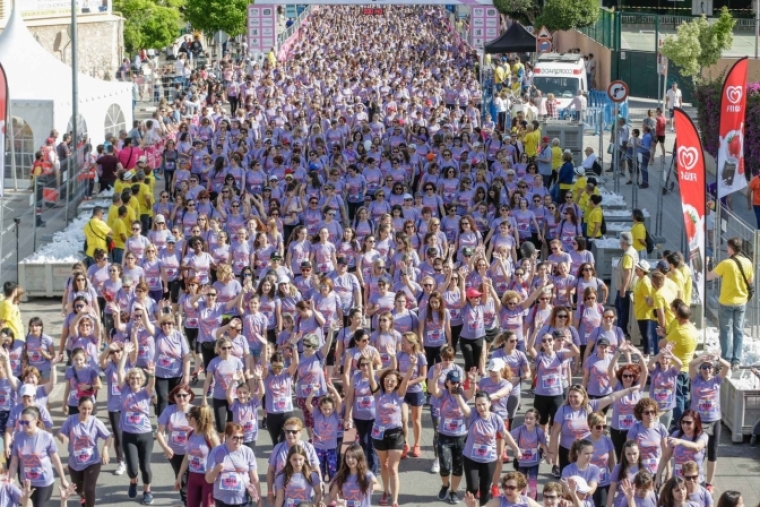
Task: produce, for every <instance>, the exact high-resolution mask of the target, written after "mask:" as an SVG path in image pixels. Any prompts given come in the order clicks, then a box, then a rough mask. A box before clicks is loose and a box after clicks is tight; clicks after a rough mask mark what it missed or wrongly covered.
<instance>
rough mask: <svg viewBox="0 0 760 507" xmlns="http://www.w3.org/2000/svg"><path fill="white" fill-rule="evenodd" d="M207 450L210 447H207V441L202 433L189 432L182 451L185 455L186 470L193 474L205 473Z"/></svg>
mask: <svg viewBox="0 0 760 507" xmlns="http://www.w3.org/2000/svg"><path fill="white" fill-rule="evenodd" d="M209 451H211V449H209V443H208V441H207V440H206V437H205V436H204V435H199V434H197V433H195V432H192V433H190V435H189V436H188V437H187V445H186V446H185V452H184V454H185V455H186V456H187V467H188V470H189V471H191V472H193V473H195V474H205V473H206V463H207V461H208V455H209Z"/></svg>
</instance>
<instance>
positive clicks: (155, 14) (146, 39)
mask: <svg viewBox="0 0 760 507" xmlns="http://www.w3.org/2000/svg"><path fill="white" fill-rule="evenodd" d="M181 6H182V0H114V2H113V10H114V12H118V13H120V14H121V15H122V16H123V17H124V46H125V47H126V50H127V52H129V53H134V52H136V51H138V50H139V49H141V48H162V47H164V46H168V45H169V44H171V43H173V42H174V40H175V39H176V38H177V37H179V33H180V29H181V28H182V20H181V18H180V14H179V8H180V7H181Z"/></svg>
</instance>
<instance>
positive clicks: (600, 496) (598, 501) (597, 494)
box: [593, 484, 610, 507]
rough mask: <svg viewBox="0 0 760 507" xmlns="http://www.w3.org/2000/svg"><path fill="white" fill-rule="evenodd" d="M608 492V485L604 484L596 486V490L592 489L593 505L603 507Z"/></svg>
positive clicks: (605, 503)
mask: <svg viewBox="0 0 760 507" xmlns="http://www.w3.org/2000/svg"><path fill="white" fill-rule="evenodd" d="M609 492H610V485H609V484H608V485H606V486H597V487H596V491H594V495H593V499H594V505H601V506H602V507H604V506H605V505H607V495H608V494H609Z"/></svg>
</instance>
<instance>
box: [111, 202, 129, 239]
mask: <svg viewBox="0 0 760 507" xmlns="http://www.w3.org/2000/svg"><path fill="white" fill-rule="evenodd" d="M119 208H120V206H116V205H114V204H112V205H111V207H110V208H108V220H107V221H106V223H107V224H108V227H110V228H111V229H113V224H114V222H116V220H118V219H119ZM136 219H137V216H136V215H135V210H134V208H132V206H127V220H129V223H130V224H131V223H132V222H134V221H135V220H136ZM127 235H129V234H127ZM114 239H116V238H114Z"/></svg>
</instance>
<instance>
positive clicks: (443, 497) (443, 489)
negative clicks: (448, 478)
mask: <svg viewBox="0 0 760 507" xmlns="http://www.w3.org/2000/svg"><path fill="white" fill-rule="evenodd" d="M448 496H449V487H448V486H441V490H440V491H439V492H438V500H441V501H444V500H446V497H448Z"/></svg>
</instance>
